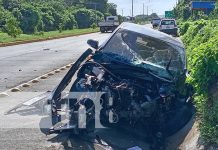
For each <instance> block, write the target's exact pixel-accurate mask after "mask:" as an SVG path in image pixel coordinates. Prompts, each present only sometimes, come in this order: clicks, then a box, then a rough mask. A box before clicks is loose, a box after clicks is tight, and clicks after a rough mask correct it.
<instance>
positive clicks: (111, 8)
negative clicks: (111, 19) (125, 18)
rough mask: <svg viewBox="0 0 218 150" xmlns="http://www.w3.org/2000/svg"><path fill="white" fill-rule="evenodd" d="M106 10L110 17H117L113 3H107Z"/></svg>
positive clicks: (115, 6)
mask: <svg viewBox="0 0 218 150" xmlns="http://www.w3.org/2000/svg"><path fill="white" fill-rule="evenodd" d="M107 9H108V12H109V13H110V14H111V15H112V16H116V15H117V5H116V4H114V3H108V4H107Z"/></svg>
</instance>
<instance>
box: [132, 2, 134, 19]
mask: <svg viewBox="0 0 218 150" xmlns="http://www.w3.org/2000/svg"><path fill="white" fill-rule="evenodd" d="M133 17H134V6H133V0H132V19H133Z"/></svg>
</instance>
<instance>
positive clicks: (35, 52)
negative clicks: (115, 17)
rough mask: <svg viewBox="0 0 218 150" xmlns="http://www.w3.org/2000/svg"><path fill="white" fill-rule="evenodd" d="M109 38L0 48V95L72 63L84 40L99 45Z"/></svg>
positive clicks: (99, 36) (93, 36) (90, 36)
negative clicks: (95, 42)
mask: <svg viewBox="0 0 218 150" xmlns="http://www.w3.org/2000/svg"><path fill="white" fill-rule="evenodd" d="M109 35H110V34H101V33H93V34H87V35H81V36H74V37H69V38H63V39H56V40H49V41H43V42H35V43H29V44H21V45H15V46H8V47H2V48H0V92H1V91H4V90H7V89H8V88H11V87H14V86H16V85H19V84H21V83H23V82H25V81H28V80H31V79H33V78H35V77H37V76H40V75H43V74H44V73H46V72H49V71H51V70H54V69H56V68H60V67H62V66H64V65H66V64H69V63H71V62H74V61H75V60H76V59H77V58H78V57H79V56H80V55H81V54H82V53H83V52H84V51H85V50H86V49H87V48H88V45H87V44H86V42H87V40H88V39H95V40H98V41H100V42H102V41H104V40H105V39H106V38H108V36H109Z"/></svg>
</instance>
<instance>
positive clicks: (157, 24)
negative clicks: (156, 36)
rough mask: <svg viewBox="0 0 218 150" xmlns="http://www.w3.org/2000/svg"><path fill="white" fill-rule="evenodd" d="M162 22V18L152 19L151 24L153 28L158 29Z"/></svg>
mask: <svg viewBox="0 0 218 150" xmlns="http://www.w3.org/2000/svg"><path fill="white" fill-rule="evenodd" d="M160 22H161V19H160V18H155V19H152V21H151V24H152V26H153V28H157V27H158V26H159V24H160Z"/></svg>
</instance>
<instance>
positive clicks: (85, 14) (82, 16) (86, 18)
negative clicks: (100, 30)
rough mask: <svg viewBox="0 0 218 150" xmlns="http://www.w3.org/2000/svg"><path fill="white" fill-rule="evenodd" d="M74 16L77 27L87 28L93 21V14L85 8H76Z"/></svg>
mask: <svg viewBox="0 0 218 150" xmlns="http://www.w3.org/2000/svg"><path fill="white" fill-rule="evenodd" d="M75 18H76V21H77V23H78V27H79V28H89V27H90V26H91V25H92V24H93V23H94V22H95V14H94V13H93V12H92V11H91V10H87V9H79V10H77V11H76V12H75Z"/></svg>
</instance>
